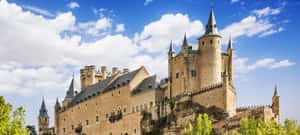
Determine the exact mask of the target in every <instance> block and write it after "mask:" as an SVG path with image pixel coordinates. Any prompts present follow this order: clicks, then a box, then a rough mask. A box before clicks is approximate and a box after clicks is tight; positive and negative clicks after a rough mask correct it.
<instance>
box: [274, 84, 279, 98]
mask: <svg viewBox="0 0 300 135" xmlns="http://www.w3.org/2000/svg"><path fill="white" fill-rule="evenodd" d="M277 96H278V92H277V85H275V90H274V95H273V97H277Z"/></svg>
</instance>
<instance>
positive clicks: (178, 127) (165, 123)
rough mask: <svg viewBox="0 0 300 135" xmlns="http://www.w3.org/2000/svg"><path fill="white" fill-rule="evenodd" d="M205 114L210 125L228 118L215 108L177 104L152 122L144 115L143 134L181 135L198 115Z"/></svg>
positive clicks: (195, 104)
mask: <svg viewBox="0 0 300 135" xmlns="http://www.w3.org/2000/svg"><path fill="white" fill-rule="evenodd" d="M203 113H206V114H207V115H208V116H209V119H210V120H211V121H212V123H217V122H219V121H222V120H226V119H227V118H228V114H227V113H225V112H224V111H223V110H222V109H219V108H217V107H214V106H212V107H209V108H206V107H204V106H202V105H200V104H198V103H194V102H192V101H191V100H188V101H183V102H179V103H177V104H176V105H175V108H174V109H173V110H171V112H170V113H169V114H168V115H167V116H165V117H162V118H159V119H158V120H153V119H152V117H149V114H147V115H144V118H143V120H142V121H141V125H142V130H143V134H150V135H151V134H153V133H152V132H151V131H152V130H153V129H154V130H156V128H159V129H160V133H161V134H168V135H181V134H183V131H184V128H186V127H188V124H189V123H192V124H193V123H194V122H195V121H196V119H197V116H198V115H199V114H203ZM217 130H219V129H217Z"/></svg>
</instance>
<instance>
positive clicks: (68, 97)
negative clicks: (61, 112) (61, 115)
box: [63, 76, 77, 108]
mask: <svg viewBox="0 0 300 135" xmlns="http://www.w3.org/2000/svg"><path fill="white" fill-rule="evenodd" d="M76 93H77V87H76V83H75V79H74V76H73V78H72V81H71V83H70V86H69V89H68V91H67V93H66V96H65V99H64V101H63V108H65V107H67V106H68V104H69V103H70V102H71V101H72V100H73V98H74V97H75V94H76Z"/></svg>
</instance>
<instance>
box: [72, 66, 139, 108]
mask: <svg viewBox="0 0 300 135" xmlns="http://www.w3.org/2000/svg"><path fill="white" fill-rule="evenodd" d="M138 71H139V69H137V70H134V71H132V72H128V73H126V74H124V75H121V76H119V77H118V78H117V79H116V80H114V82H113V83H112V84H111V85H109V83H110V82H111V81H112V80H113V79H114V78H115V77H116V75H117V74H115V75H112V76H110V77H108V78H106V79H104V80H102V81H100V82H98V83H96V84H94V85H91V86H88V87H87V88H86V89H85V90H83V91H81V92H80V93H79V94H77V95H76V96H75V97H74V99H73V101H72V102H71V106H73V105H76V104H78V103H80V102H83V101H86V100H88V99H90V98H92V97H95V96H97V95H100V94H102V93H105V92H108V91H111V90H113V89H115V88H117V87H120V86H123V85H126V84H128V83H129V82H130V81H131V80H132V79H133V77H134V76H135V75H136V73H137V72H138ZM108 86H109V87H108Z"/></svg>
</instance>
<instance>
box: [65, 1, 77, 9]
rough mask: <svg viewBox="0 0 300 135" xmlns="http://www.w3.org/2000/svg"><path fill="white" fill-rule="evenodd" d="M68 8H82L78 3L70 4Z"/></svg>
mask: <svg viewBox="0 0 300 135" xmlns="http://www.w3.org/2000/svg"><path fill="white" fill-rule="evenodd" d="M67 6H68V7H69V8H72V9H73V8H78V7H80V6H79V4H78V3H77V2H70V3H69V4H68V5H67Z"/></svg>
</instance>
